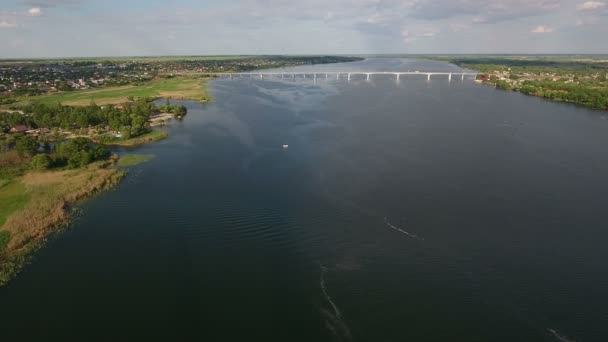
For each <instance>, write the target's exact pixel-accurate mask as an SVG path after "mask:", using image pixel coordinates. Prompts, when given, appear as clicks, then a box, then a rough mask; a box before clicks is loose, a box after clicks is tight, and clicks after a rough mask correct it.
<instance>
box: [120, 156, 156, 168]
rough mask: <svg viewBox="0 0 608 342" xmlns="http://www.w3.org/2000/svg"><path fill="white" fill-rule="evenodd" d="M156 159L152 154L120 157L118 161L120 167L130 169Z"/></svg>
mask: <svg viewBox="0 0 608 342" xmlns="http://www.w3.org/2000/svg"><path fill="white" fill-rule="evenodd" d="M153 158H154V155H152V154H127V155H125V156H122V157H120V159H119V160H118V166H120V167H129V166H134V165H137V164H141V163H145V162H147V161H149V160H151V159H153Z"/></svg>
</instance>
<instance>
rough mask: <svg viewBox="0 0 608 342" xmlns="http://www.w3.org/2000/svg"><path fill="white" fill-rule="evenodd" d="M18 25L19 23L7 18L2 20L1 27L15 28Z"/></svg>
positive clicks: (0, 21)
mask: <svg viewBox="0 0 608 342" xmlns="http://www.w3.org/2000/svg"><path fill="white" fill-rule="evenodd" d="M16 26H17V24H15V23H10V22H8V21H6V20H0V28H13V27H16Z"/></svg>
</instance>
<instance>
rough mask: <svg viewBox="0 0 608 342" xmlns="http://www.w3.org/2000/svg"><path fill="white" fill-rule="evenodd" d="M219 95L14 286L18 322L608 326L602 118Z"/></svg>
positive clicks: (344, 329) (373, 94)
mask: <svg viewBox="0 0 608 342" xmlns="http://www.w3.org/2000/svg"><path fill="white" fill-rule="evenodd" d="M312 68H314V69H315V70H330V71H340V70H379V71H385V70H390V71H393V70H401V71H407V70H421V71H423V70H434V71H458V70H459V69H458V68H457V67H455V66H453V65H448V64H445V63H441V62H429V61H415V60H400V59H370V60H366V61H363V62H357V63H349V64H339V65H320V66H303V67H298V68H294V69H297V70H301V69H306V70H312ZM211 91H212V92H213V96H214V97H215V99H216V102H214V103H212V104H207V105H201V104H194V103H186V104H187V106H188V107H189V115H188V116H187V117H186V119H185V120H184V121H183V122H174V123H173V124H172V125H171V126H170V127H169V128H168V129H169V131H170V138H169V139H167V140H165V141H162V142H158V143H154V144H150V145H146V146H142V147H140V148H137V153H149V154H154V155H156V158H155V159H154V160H151V161H150V162H148V163H145V164H141V165H138V166H136V167H134V168H133V169H132V170H131V173H130V175H129V176H128V177H127V178H126V180H125V181H124V182H123V183H122V184H121V186H120V187H119V188H118V189H117V190H115V191H112V192H109V193H106V194H103V195H101V196H99V197H98V198H96V199H94V200H91V201H88V202H86V203H85V204H83V205H82V208H83V215H82V216H81V217H78V218H77V219H76V221H75V222H74V224H73V227H72V229H70V230H69V231H67V232H66V233H64V234H61V235H60V236H59V237H57V238H56V239H53V241H51V242H50V243H49V245H48V246H47V247H46V248H44V249H43V250H42V251H41V252H40V253H39V254H38V255H37V257H36V259H35V261H34V262H33V263H32V265H30V266H29V267H28V268H27V270H26V271H25V272H24V273H23V274H22V275H21V276H20V277H19V278H18V279H16V280H15V281H14V282H12V283H11V284H10V285H9V286H8V287H5V288H3V289H1V290H0V302H1V303H2V310H1V311H0V312H1V314H0V319H1V320H2V322H3V336H7V338H8V339H11V340H14V339H17V338H19V339H20V340H39V339H42V338H44V339H49V338H50V339H60V340H64V341H65V340H74V341H81V340H104V341H105V340H117V339H118V340H142V339H161V338H162V339H168V340H169V339H170V340H203V339H206V340H222V341H237V340H238V341H242V340H265V341H405V340H412V341H442V342H443V341H514V340H518V341H566V340H568V341H604V340H606V339H607V338H608V334H607V333H606V332H605V331H604V329H603V327H605V326H606V323H608V322H606V316H605V315H603V312H604V311H605V310H604V308H605V307H606V305H607V304H608V297H607V295H606V293H605V289H606V285H608V273H607V272H605V271H606V266H605V260H606V257H607V256H608V255H607V254H608V251H607V250H606V248H604V243H603V241H604V240H605V238H606V237H607V236H606V234H607V232H606V231H605V229H603V228H604V226H605V223H604V222H606V219H607V218H608V217H607V214H606V211H605V210H604V208H603V206H604V205H603V198H604V194H605V193H607V190H608V182H607V181H606V177H605V176H604V175H606V174H608V172H607V171H608V155H607V154H606V153H605V146H608V144H607V143H608V134H606V131H607V130H608V121H607V120H603V119H602V115H601V113H597V112H592V111H588V110H586V109H581V108H578V107H574V106H568V105H560V104H555V103H549V102H545V101H543V100H541V99H537V98H531V97H526V96H523V95H520V94H517V93H512V92H503V91H499V90H495V89H492V88H489V87H481V86H477V85H475V84H474V83H473V82H472V81H471V80H465V81H461V80H459V79H458V80H452V81H451V82H448V80H447V77H439V76H437V77H436V78H434V79H432V80H431V81H427V80H426V77H424V76H420V77H419V76H418V75H413V76H402V78H401V80H399V81H396V80H395V79H394V77H392V76H391V75H386V76H377V77H373V78H372V79H371V80H370V81H366V80H365V77H363V78H356V77H354V78H353V79H351V81H350V82H349V81H347V80H346V79H344V78H342V79H340V80H336V79H335V78H332V77H329V78H328V80H325V79H324V77H320V78H318V79H317V81H316V83H315V82H314V81H313V80H312V79H306V80H303V79H296V80H295V81H294V80H291V79H285V80H281V79H280V78H273V79H268V78H265V79H264V80H259V79H251V80H249V79H239V80H227V79H223V80H215V81H213V82H212V86H211ZM284 144H288V145H289V148H288V149H284V148H283V145H284Z"/></svg>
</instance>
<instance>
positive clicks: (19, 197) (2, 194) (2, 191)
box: [0, 180, 30, 227]
mask: <svg viewBox="0 0 608 342" xmlns="http://www.w3.org/2000/svg"><path fill="white" fill-rule="evenodd" d="M2 183H4V185H2V184H0V227H2V226H3V225H4V223H5V222H6V219H7V217H9V216H10V215H11V214H12V213H14V212H15V211H17V210H19V209H21V208H23V206H25V204H26V203H27V202H28V201H29V199H30V196H29V194H28V193H27V192H26V191H25V190H26V189H25V186H24V185H23V183H21V182H19V181H16V180H13V181H8V180H3V181H2Z"/></svg>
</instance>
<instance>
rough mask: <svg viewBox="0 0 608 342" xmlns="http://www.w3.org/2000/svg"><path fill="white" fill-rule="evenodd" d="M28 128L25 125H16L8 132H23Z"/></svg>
mask: <svg viewBox="0 0 608 342" xmlns="http://www.w3.org/2000/svg"><path fill="white" fill-rule="evenodd" d="M28 130H29V128H28V127H27V126H25V125H17V126H15V127H13V128H11V130H10V131H9V133H25V132H27V131H28Z"/></svg>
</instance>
